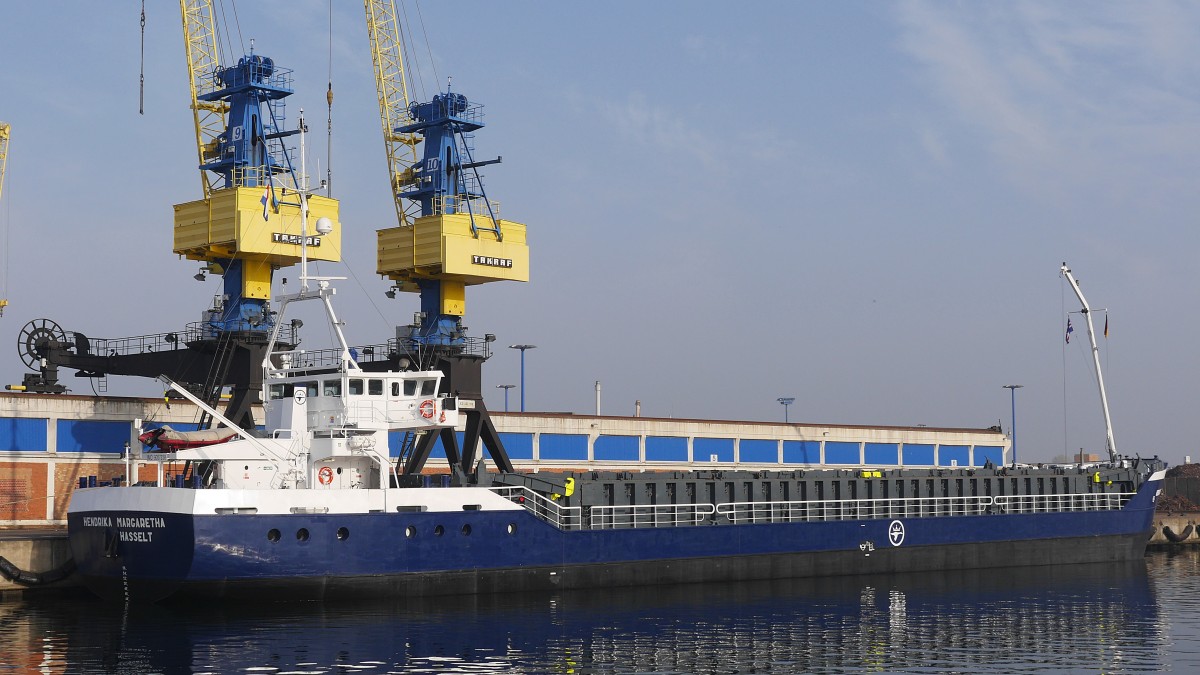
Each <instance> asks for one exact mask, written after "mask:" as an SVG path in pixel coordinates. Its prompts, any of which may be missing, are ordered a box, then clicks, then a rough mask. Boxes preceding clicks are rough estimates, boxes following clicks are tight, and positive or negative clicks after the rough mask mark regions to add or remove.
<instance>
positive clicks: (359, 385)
mask: <svg viewBox="0 0 1200 675" xmlns="http://www.w3.org/2000/svg"><path fill="white" fill-rule="evenodd" d="M349 392H350V395H351V396H362V395H363V381H362V380H358V379H354V380H350V387H349Z"/></svg>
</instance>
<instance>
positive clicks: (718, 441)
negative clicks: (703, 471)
mask: <svg viewBox="0 0 1200 675" xmlns="http://www.w3.org/2000/svg"><path fill="white" fill-rule="evenodd" d="M712 455H716V456H717V461H718V462H732V461H733V439H732V438H694V439H692V456H693V457H694V458H695V460H696V461H697V462H710V461H712Z"/></svg>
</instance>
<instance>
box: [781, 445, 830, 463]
mask: <svg viewBox="0 0 1200 675" xmlns="http://www.w3.org/2000/svg"><path fill="white" fill-rule="evenodd" d="M783 463H784V464H820V463H821V441H784V442H783Z"/></svg>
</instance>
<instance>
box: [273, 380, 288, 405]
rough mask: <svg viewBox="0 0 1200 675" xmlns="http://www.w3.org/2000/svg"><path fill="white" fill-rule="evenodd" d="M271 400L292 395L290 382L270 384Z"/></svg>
mask: <svg viewBox="0 0 1200 675" xmlns="http://www.w3.org/2000/svg"><path fill="white" fill-rule="evenodd" d="M270 395H271V400H272V401H278V400H279V399H281V398H290V397H291V395H292V385H290V384H273V385H271V394H270Z"/></svg>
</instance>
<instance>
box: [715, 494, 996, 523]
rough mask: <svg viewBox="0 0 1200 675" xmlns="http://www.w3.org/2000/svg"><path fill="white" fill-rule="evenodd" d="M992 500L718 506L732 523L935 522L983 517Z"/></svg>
mask: <svg viewBox="0 0 1200 675" xmlns="http://www.w3.org/2000/svg"><path fill="white" fill-rule="evenodd" d="M991 505H992V498H991V497H925V498H918V497H914V498H896V499H839V500H822V501H804V502H729V503H725V504H717V506H716V512H717V514H718V515H721V516H724V517H725V518H728V519H729V521H730V522H732V523H778V522H793V521H824V520H872V519H878V518H932V517H938V516H963V515H981V514H984V513H987V512H988V507H989V506H991Z"/></svg>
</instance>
